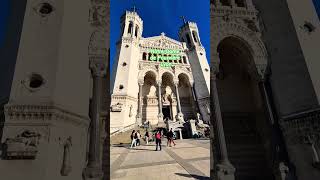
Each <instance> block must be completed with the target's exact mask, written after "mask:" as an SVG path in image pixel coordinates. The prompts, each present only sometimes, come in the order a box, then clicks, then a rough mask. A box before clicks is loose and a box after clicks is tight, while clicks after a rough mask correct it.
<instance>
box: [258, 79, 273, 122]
mask: <svg viewBox="0 0 320 180" xmlns="http://www.w3.org/2000/svg"><path fill="white" fill-rule="evenodd" d="M259 86H260V91H261V95H262V97H263V100H264V102H265V105H266V108H267V111H268V115H269V120H270V123H271V124H272V125H273V124H274V118H273V112H272V109H271V105H270V101H269V96H268V94H267V90H266V86H265V79H260V82H259Z"/></svg>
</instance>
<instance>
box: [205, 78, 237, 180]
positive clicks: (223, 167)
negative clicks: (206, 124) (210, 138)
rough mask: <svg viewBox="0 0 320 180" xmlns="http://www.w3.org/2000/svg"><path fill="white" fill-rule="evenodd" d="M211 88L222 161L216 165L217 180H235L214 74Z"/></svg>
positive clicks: (215, 131)
mask: <svg viewBox="0 0 320 180" xmlns="http://www.w3.org/2000/svg"><path fill="white" fill-rule="evenodd" d="M211 78H212V79H211V87H212V91H211V92H212V93H213V96H211V97H212V98H213V99H212V102H213V103H214V112H215V113H214V114H215V119H214V125H215V127H216V128H215V130H214V133H216V134H215V135H216V137H217V144H218V148H219V153H220V154H219V155H220V159H219V160H218V163H217V164H216V169H215V171H216V176H217V177H216V179H218V180H234V173H235V168H234V166H233V165H232V164H231V163H230V161H229V158H228V151H227V145H226V140H225V135H224V130H223V123H222V115H221V109H220V103H219V96H218V89H217V83H216V74H213V75H212V76H211Z"/></svg>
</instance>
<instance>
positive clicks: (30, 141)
mask: <svg viewBox="0 0 320 180" xmlns="http://www.w3.org/2000/svg"><path fill="white" fill-rule="evenodd" d="M40 137H41V134H39V133H37V132H33V131H29V130H25V131H23V132H22V133H21V134H18V135H17V136H16V137H14V138H7V139H6V140H5V142H4V147H5V148H4V152H3V153H4V154H3V155H4V158H5V159H35V158H36V155H37V153H38V147H37V146H38V144H39V139H40Z"/></svg>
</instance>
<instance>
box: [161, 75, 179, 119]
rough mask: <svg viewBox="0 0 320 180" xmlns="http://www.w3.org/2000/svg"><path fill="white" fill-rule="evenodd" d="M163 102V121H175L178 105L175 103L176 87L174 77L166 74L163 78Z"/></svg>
mask: <svg viewBox="0 0 320 180" xmlns="http://www.w3.org/2000/svg"><path fill="white" fill-rule="evenodd" d="M161 82H162V84H161V91H162V92H161V94H162V97H161V100H162V113H163V119H171V120H173V119H174V115H175V114H176V112H177V111H176V105H175V104H174V103H173V102H175V94H174V93H173V92H174V85H173V75H172V74H170V73H168V72H165V73H163V74H162V77H161Z"/></svg>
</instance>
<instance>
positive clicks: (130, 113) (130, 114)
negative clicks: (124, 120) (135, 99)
mask: <svg viewBox="0 0 320 180" xmlns="http://www.w3.org/2000/svg"><path fill="white" fill-rule="evenodd" d="M132 108H133V106H132V105H131V106H130V112H129V117H131V116H132Z"/></svg>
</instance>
